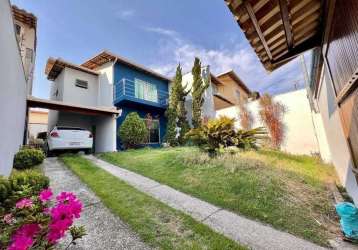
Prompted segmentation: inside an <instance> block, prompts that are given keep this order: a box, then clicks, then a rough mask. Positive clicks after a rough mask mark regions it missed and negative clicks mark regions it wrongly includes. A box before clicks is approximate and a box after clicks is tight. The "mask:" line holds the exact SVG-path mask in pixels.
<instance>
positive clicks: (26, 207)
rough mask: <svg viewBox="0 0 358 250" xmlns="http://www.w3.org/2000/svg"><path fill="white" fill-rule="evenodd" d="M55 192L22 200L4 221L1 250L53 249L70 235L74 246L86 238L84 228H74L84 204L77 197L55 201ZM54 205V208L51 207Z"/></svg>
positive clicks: (0, 230) (62, 195)
mask: <svg viewBox="0 0 358 250" xmlns="http://www.w3.org/2000/svg"><path fill="white" fill-rule="evenodd" d="M52 196H53V194H52V191H51V189H43V190H42V191H41V192H40V193H39V194H38V195H33V196H31V197H25V198H21V199H19V200H18V201H17V202H16V204H15V206H14V207H13V208H11V209H10V210H9V211H6V214H5V215H3V216H2V218H1V217H0V249H8V250H28V249H53V248H54V246H55V245H56V244H57V243H58V242H59V240H60V239H61V238H63V237H64V236H65V234H66V232H68V231H70V234H71V236H72V240H71V242H70V243H69V244H68V246H67V247H66V249H67V248H68V247H69V246H71V245H72V244H76V242H75V241H76V240H77V239H80V238H82V237H83V236H84V235H85V229H84V227H83V226H80V227H77V226H74V225H73V222H74V220H75V219H78V218H79V217H80V213H81V211H82V203H81V201H80V200H78V199H77V197H76V196H75V195H74V194H73V193H69V192H62V193H60V194H59V195H58V196H57V197H56V200H55V201H52ZM51 205H52V206H51Z"/></svg>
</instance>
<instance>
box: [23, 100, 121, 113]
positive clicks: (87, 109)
mask: <svg viewBox="0 0 358 250" xmlns="http://www.w3.org/2000/svg"><path fill="white" fill-rule="evenodd" d="M27 106H28V107H33V108H45V109H53V110H60V111H68V112H74V113H80V114H85V115H104V116H111V115H120V114H121V110H116V109H114V108H113V109H112V108H98V107H91V106H84V105H77V104H72V103H64V102H61V101H54V100H46V99H41V98H37V97H34V96H28V97H27Z"/></svg>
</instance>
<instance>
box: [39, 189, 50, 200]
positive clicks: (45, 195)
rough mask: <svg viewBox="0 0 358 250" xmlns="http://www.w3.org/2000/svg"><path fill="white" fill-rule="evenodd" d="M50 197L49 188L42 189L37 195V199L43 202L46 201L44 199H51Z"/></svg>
mask: <svg viewBox="0 0 358 250" xmlns="http://www.w3.org/2000/svg"><path fill="white" fill-rule="evenodd" d="M51 197H52V190H51V188H48V189H44V190H42V191H41V193H40V195H39V199H40V201H41V202H43V203H44V202H46V201H49V200H50V199H51Z"/></svg>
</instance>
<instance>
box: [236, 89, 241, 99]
mask: <svg viewBox="0 0 358 250" xmlns="http://www.w3.org/2000/svg"><path fill="white" fill-rule="evenodd" d="M236 97H237V99H238V100H239V101H240V100H241V99H240V91H239V90H236Z"/></svg>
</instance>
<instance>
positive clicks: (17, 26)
mask: <svg viewBox="0 0 358 250" xmlns="http://www.w3.org/2000/svg"><path fill="white" fill-rule="evenodd" d="M15 32H16V35H18V36H19V35H20V33H21V26H20V25H18V24H15Z"/></svg>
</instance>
